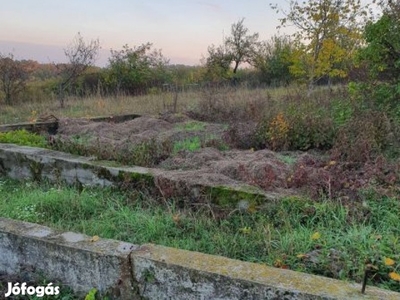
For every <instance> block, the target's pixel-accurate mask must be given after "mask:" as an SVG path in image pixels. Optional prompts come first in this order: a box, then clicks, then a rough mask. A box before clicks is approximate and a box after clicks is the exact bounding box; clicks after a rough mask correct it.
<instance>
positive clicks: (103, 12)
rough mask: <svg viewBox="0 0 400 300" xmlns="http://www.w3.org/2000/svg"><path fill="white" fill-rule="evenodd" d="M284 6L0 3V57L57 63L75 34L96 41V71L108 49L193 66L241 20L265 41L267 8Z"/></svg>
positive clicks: (205, 1)
mask: <svg viewBox="0 0 400 300" xmlns="http://www.w3.org/2000/svg"><path fill="white" fill-rule="evenodd" d="M270 2H273V3H280V4H281V5H286V3H287V2H286V1H284V0H276V1H271V0H248V1H245V0H214V1H213V0H152V1H144V0H142V1H140V0H64V1H60V0H0V52H1V53H8V52H12V53H13V54H14V56H15V57H16V58H17V59H34V60H38V61H40V62H53V61H56V62H57V61H62V60H63V59H64V54H63V48H65V47H66V46H67V45H68V44H69V43H70V42H71V40H72V39H73V37H74V36H75V35H76V33H77V32H80V33H81V35H82V36H83V37H84V39H85V40H90V39H97V38H99V40H100V44H101V47H102V51H101V54H100V58H99V60H98V64H99V65H103V66H104V65H105V64H106V63H107V57H108V55H109V53H110V51H109V50H110V48H112V49H115V50H119V49H121V48H122V46H123V45H124V44H128V45H129V46H131V47H133V46H136V45H140V44H142V43H146V42H151V43H153V45H154V47H155V48H157V49H160V48H161V49H162V52H163V54H164V56H165V57H167V58H169V59H170V60H171V63H182V64H190V65H197V64H199V63H200V59H201V57H202V55H205V54H206V53H207V46H209V45H211V44H216V45H219V44H221V42H222V38H223V34H224V33H225V35H228V34H229V33H230V26H231V24H232V23H235V22H237V21H238V20H240V19H241V18H245V22H244V24H245V26H246V27H248V28H249V30H250V32H251V33H253V32H258V33H259V34H260V39H261V40H266V39H269V38H270V37H271V36H272V35H274V34H275V33H276V26H277V25H279V21H278V18H279V17H280V16H279V15H277V14H276V13H275V12H274V11H273V10H271V8H270V7H269V3H270Z"/></svg>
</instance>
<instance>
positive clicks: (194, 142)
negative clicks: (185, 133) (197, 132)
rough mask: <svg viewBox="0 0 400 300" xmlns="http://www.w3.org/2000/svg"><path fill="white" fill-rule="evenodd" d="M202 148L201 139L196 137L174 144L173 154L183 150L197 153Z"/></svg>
mask: <svg viewBox="0 0 400 300" xmlns="http://www.w3.org/2000/svg"><path fill="white" fill-rule="evenodd" d="M200 148H201V140H200V137H198V136H194V137H190V138H187V139H184V140H181V141H177V142H175V143H174V148H173V150H172V153H173V154H176V153H178V152H179V151H181V150H188V151H191V152H193V151H196V150H199V149H200Z"/></svg>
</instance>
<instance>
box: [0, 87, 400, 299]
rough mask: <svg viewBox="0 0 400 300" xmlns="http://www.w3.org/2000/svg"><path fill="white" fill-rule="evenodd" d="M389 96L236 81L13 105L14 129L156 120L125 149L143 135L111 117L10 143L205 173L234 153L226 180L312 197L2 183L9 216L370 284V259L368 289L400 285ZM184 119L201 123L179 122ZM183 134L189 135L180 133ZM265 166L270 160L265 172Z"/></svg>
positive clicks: (397, 176) (396, 133) (6, 138)
mask: <svg viewBox="0 0 400 300" xmlns="http://www.w3.org/2000/svg"><path fill="white" fill-rule="evenodd" d="M176 96H177V98H176ZM387 99H388V98H387V97H384V96H382V95H379V93H374V91H373V90H365V89H363V87H362V86H361V85H359V86H357V85H350V86H348V87H346V86H337V87H334V88H332V89H329V88H326V87H325V88H323V87H321V88H319V89H316V90H314V91H313V92H312V93H311V94H309V95H307V91H305V90H302V89H300V88H297V87H291V88H288V89H286V90H285V89H273V90H263V89H243V88H232V87H230V88H223V89H207V90H202V91H198V92H196V93H194V92H191V93H188V92H186V93H179V94H178V95H175V94H173V93H163V94H155V95H147V96H142V97H116V98H85V99H69V101H67V102H66V104H67V105H66V107H65V108H64V109H59V108H57V105H58V104H57V102H55V103H54V104H51V105H49V103H31V104H28V105H26V106H21V107H16V106H14V107H6V108H5V110H4V108H3V114H2V116H5V118H2V119H1V122H3V123H7V122H11V121H14V120H15V121H17V120H18V121H32V122H34V121H35V119H36V118H37V117H38V116H39V115H41V114H42V113H50V114H54V115H56V116H57V117H60V118H71V117H87V116H97V115H110V114H122V113H123V114H128V113H140V114H144V113H145V114H148V115H152V117H151V118H150V117H145V118H144V119H143V120H144V123H143V124H147V125H146V126H148V127H146V130H144V131H143V132H144V134H142V137H141V138H142V139H141V140H140V142H137V143H135V142H134V141H136V140H133V139H132V140H129V139H128V140H127V141H125V142H124V143H121V145H124V147H125V146H126V147H125V148H121V149H122V150H121V151H117V150H118V149H119V148H110V146H109V145H107V144H103V140H107V139H108V140H109V139H110V138H109V137H110V136H112V135H113V136H114V137H116V136H117V137H118V139H117V140H119V141H120V142H121V140H122V137H125V136H130V137H132V136H133V134H131V133H129V134H125V133H124V132H122V129H120V128H118V127H117V124H116V125H107V126H111V127H113V126H114V131H110V132H111V135H106V134H105V131H104V130H103V131H101V132H100V134H98V137H96V132H95V130H94V128H95V127H96V126H97V127H101V128H102V129H104V128H106V125H105V124H100V125H96V126H94V125H92V124H87V121H85V120H77V121H76V120H75V121H76V124H77V125H76V126H75V127H74V130H75V129H76V130H77V132H73V135H72V136H71V135H70V136H67V135H65V136H62V134H63V133H66V132H67V131H68V130H70V129H68V128H63V127H61V134H60V135H59V136H55V137H46V136H42V137H37V136H34V135H32V134H27V133H24V132H18V133H14V134H13V135H10V134H4V133H2V134H0V142H12V143H20V144H24V145H33V146H34V145H36V146H41V147H48V148H52V149H58V150H62V151H65V150H68V151H70V152H71V153H74V154H79V155H90V156H93V157H94V158H95V159H96V158H97V159H101V160H114V161H119V162H120V163H123V164H135V165H142V166H147V167H154V166H157V167H160V166H161V167H165V168H168V169H172V170H175V169H184V168H187V167H193V166H194V167H195V168H198V169H200V168H202V167H201V166H199V165H196V162H197V160H199V161H200V160H201V161H203V162H205V163H207V162H209V166H208V167H210V165H212V167H213V168H216V166H217V165H218V166H221V164H219V163H221V162H222V161H223V160H224V159H225V158H226V157H228V156H229V157H231V158H232V157H233V158H234V159H233V161H234V162H236V163H237V168H236V169H232V168H231V165H229V166H228V167H226V166H227V165H224V166H225V167H226V168H222V169H219V171H218V172H220V173H221V174H224V175H225V173H223V172H225V171H226V172H227V173H226V175H227V176H231V175H232V176H234V177H235V178H234V179H235V180H236V179H237V180H241V181H243V182H246V183H248V184H252V185H255V186H258V187H260V188H263V189H265V190H272V189H274V188H284V189H287V190H296V191H299V193H296V194H297V195H299V196H291V197H284V198H283V199H281V201H279V202H277V203H273V204H271V205H266V206H263V207H262V208H250V209H247V208H246V209H240V208H236V209H230V210H227V209H222V208H220V207H215V206H212V205H210V204H205V203H197V204H193V203H192V204H191V205H189V206H188V205H187V206H184V207H182V205H181V204H182V201H180V199H169V198H162V199H158V198H154V196H150V195H149V194H147V193H146V192H145V191H141V192H139V191H130V192H129V193H128V192H126V191H125V192H124V191H116V190H110V189H106V190H97V189H87V188H84V189H83V190H81V189H74V188H70V187H65V186H63V185H61V184H60V185H55V186H54V185H49V184H42V185H39V184H37V183H31V182H25V183H23V184H19V183H16V182H13V181H10V180H7V179H2V180H1V186H0V194H1V197H0V215H1V216H5V217H9V218H14V219H21V220H25V221H30V222H36V223H41V224H45V225H49V226H52V227H56V228H59V229H62V230H73V231H79V232H84V233H86V234H89V235H99V236H101V237H104V238H113V239H120V240H124V241H128V242H132V243H137V244H141V243H149V242H153V243H156V244H161V245H166V246H171V247H178V248H181V249H188V250H196V251H201V252H205V253H210V254H218V255H223V256H227V257H231V258H236V259H241V260H247V261H253V262H259V263H266V264H268V265H270V266H275V267H278V268H289V269H293V270H299V271H304V272H309V273H313V274H320V275H324V276H328V277H333V278H339V279H346V280H354V281H357V282H361V281H362V278H363V276H364V273H365V268H366V266H370V267H369V268H371V269H372V272H371V273H370V275H369V281H368V284H370V285H376V286H380V287H384V288H388V289H392V290H395V291H400V288H399V281H400V275H399V274H400V241H399V236H400V231H399V228H400V227H399V225H398V221H399V217H398V216H399V215H400V202H399V195H400V189H399V187H400V161H399V149H400V106H399V105H398V102H396V101H393V98H390V99H389V100H390V101H386V100H387ZM175 100H177V102H175ZM146 118H147V119H146ZM181 119H182V120H189V121H188V122H186V123H185V122H175V121H171V120H181ZM65 120H66V122H71V123H73V122H75V121H73V120H71V119H65ZM143 120H142V121H143ZM154 120H156V121H154ZM133 121H135V120H133ZM133 121H132V122H133ZM85 122H86V123H85ZM152 122H155V123H152ZM157 122H158V123H162V124H167V123H168V124H167V125H166V126H167V127H168V128H170V129H171V130H172V131H171V132H172V133H171V134H164V137H166V136H167V137H168V138H167V139H165V140H164V141H163V142H162V143H161V142H160V140H157V139H156V138H150V137H151V136H152V134H153V133H155V132H156V133H158V131H157V128H156V127H155V125H154V126H153V125H152V124H158V123H157ZM163 122H164V123H163ZM133 123H134V122H133ZM133 123H132V124H133ZM135 124H136V123H135ZM136 125H137V124H136ZM136 125H135V126H136ZM122 126H123V125H122ZM135 126H133V127H134V128H136V127H135ZM163 126H164V125H163ZM97 127H96V128H97ZM216 128H217V129H218V130H216ZM80 129H82V130H85V133H84V134H83V133H82V132H79V130H80ZM213 130H214V131H213ZM215 130H216V131H215ZM176 132H178V133H179V135H178V136H179V137H183V139H181V140H179V139H178V140H176V139H175V137H176V136H175V133H176ZM215 132H218V134H214V133H215ZM210 134H211V135H212V139H210V138H209V137H210V136H211V135H210ZM90 137H92V139H90ZM93 137H95V138H93ZM101 138H103V140H102V139H101ZM93 141H94V142H93ZM235 155H242V156H240V157H241V159H238V157H239V156H235ZM260 157H261V158H262V159H261V158H260ZM244 158H246V159H247V158H248V159H249V160H248V161H246V159H244ZM213 159H215V162H214V161H213ZM264 160H266V161H264ZM210 161H211V163H210ZM254 162H257V163H258V165H257V166H259V165H262V164H265V167H262V168H258V169H257V168H255V166H256V165H255V164H254ZM224 170H225V171H224ZM233 171H234V172H233ZM231 178H233V177H231Z"/></svg>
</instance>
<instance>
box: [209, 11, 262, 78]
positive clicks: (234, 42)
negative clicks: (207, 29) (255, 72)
mask: <svg viewBox="0 0 400 300" xmlns="http://www.w3.org/2000/svg"><path fill="white" fill-rule="evenodd" d="M257 46H258V33H253V34H249V30H248V28H246V27H245V26H244V19H241V20H240V21H238V22H237V23H234V24H232V26H231V35H230V36H229V37H227V38H225V39H224V41H223V45H221V46H215V45H211V46H210V47H208V56H207V58H206V59H205V61H206V68H207V74H208V77H211V78H213V79H215V78H223V79H227V78H230V77H231V74H230V73H229V71H230V68H231V65H232V64H233V69H232V73H233V76H235V75H236V73H237V70H238V68H239V66H240V65H241V64H242V63H248V64H250V65H252V64H253V63H254V57H255V54H256V49H257Z"/></svg>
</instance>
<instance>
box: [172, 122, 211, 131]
mask: <svg viewBox="0 0 400 300" xmlns="http://www.w3.org/2000/svg"><path fill="white" fill-rule="evenodd" d="M205 127H206V124H205V123H203V122H196V121H193V122H187V123H184V124H178V125H177V126H176V128H177V129H179V130H183V131H203V130H204V129H205Z"/></svg>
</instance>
